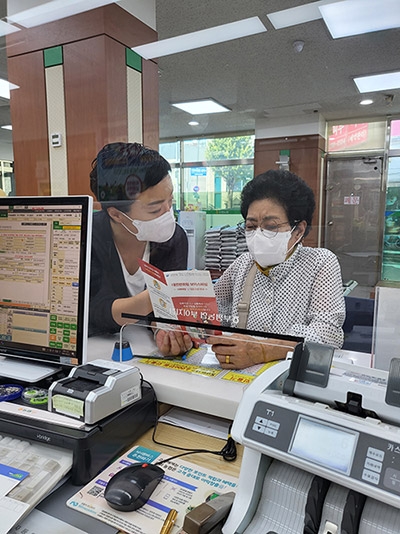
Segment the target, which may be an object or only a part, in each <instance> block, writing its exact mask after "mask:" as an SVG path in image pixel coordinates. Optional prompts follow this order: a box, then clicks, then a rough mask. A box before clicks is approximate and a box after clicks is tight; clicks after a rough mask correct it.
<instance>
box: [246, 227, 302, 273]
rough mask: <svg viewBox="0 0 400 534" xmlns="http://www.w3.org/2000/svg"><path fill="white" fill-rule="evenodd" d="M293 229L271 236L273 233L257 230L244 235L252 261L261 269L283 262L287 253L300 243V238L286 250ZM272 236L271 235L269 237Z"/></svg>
mask: <svg viewBox="0 0 400 534" xmlns="http://www.w3.org/2000/svg"><path fill="white" fill-rule="evenodd" d="M293 230H294V228H293V229H292V230H290V231H288V232H278V233H277V234H276V235H273V232H269V233H270V236H268V230H263V231H262V232H261V229H260V228H257V230H255V231H254V232H249V233H246V243H247V248H248V249H249V252H250V254H251V256H252V257H253V259H254V260H255V261H256V262H257V263H258V265H260V267H262V268H263V269H264V268H265V267H269V266H271V265H277V264H278V263H282V262H283V261H285V259H286V256H287V255H288V253H289V252H290V251H291V250H292V249H293V247H294V246H295V245H296V244H297V243H298V242H299V241H300V239H301V237H302V236H300V238H299V239H298V240H297V241H296V243H295V244H294V245H293V246H292V247H290V249H289V250H288V244H289V240H290V237H291V235H292V232H293ZM271 234H272V235H271Z"/></svg>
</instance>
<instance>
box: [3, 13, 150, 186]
mask: <svg viewBox="0 0 400 534" xmlns="http://www.w3.org/2000/svg"><path fill="white" fill-rule="evenodd" d="M156 39H157V33H156V32H155V31H154V30H153V29H152V28H150V27H149V26H147V25H146V24H144V23H143V22H141V21H140V20H138V19H136V18H135V17H133V16H132V15H131V14H130V13H128V12H127V11H125V10H124V9H122V8H121V7H119V6H118V5H116V4H110V5H107V6H104V7H101V8H97V9H94V10H92V11H88V12H85V13H81V14H78V15H75V16H72V17H68V18H64V19H61V20H58V21H55V22H50V23H48V24H43V25H42V26H38V27H33V28H29V29H23V30H21V31H19V32H15V33H13V34H11V35H9V36H7V57H8V75H9V81H10V82H11V83H12V84H15V85H17V86H18V88H17V89H13V90H12V91H11V98H10V109H11V120H12V125H13V149H14V162H15V164H14V167H15V178H16V191H17V194H18V195H67V194H69V195H71V194H88V193H90V188H89V172H90V169H91V162H92V160H93V159H94V157H95V156H96V154H97V152H98V151H99V150H100V148H101V147H102V146H104V145H105V144H106V143H109V142H115V141H124V142H127V141H128V142H133V141H137V142H142V143H144V144H146V145H147V146H150V147H152V148H155V149H158V114H159V113H158V68H157V64H156V63H155V62H154V61H150V60H149V61H146V60H143V59H142V58H141V57H140V56H138V55H137V54H135V53H134V52H133V51H132V50H131V47H133V46H137V45H140V44H144V43H147V42H152V41H155V40H156ZM57 134H59V135H57ZM52 142H53V143H54V142H55V145H56V146H55V145H54V144H52Z"/></svg>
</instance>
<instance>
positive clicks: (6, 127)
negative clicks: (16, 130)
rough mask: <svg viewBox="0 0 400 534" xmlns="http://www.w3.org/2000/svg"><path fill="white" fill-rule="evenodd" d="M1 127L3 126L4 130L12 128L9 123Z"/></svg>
mask: <svg viewBox="0 0 400 534" xmlns="http://www.w3.org/2000/svg"><path fill="white" fill-rule="evenodd" d="M2 128H4V130H12V126H11V124H5V125H4V126H2Z"/></svg>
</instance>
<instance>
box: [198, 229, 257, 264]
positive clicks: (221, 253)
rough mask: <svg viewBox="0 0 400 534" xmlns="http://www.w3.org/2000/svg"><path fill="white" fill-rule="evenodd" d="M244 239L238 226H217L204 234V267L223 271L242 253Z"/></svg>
mask: <svg viewBox="0 0 400 534" xmlns="http://www.w3.org/2000/svg"><path fill="white" fill-rule="evenodd" d="M246 251H247V246H246V238H245V235H244V232H243V230H241V229H240V228H238V226H217V227H215V228H209V229H208V230H206V233H205V267H206V269H209V270H213V269H216V270H219V271H224V270H225V269H227V268H228V267H229V265H230V264H231V263H232V262H233V261H234V260H235V259H236V258H237V257H238V256H240V255H241V254H242V253H243V252H246Z"/></svg>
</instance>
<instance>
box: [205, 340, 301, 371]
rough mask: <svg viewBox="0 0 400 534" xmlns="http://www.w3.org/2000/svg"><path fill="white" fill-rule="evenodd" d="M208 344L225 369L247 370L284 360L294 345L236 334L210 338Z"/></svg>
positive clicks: (287, 342)
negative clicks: (254, 366) (258, 365)
mask: <svg viewBox="0 0 400 534" xmlns="http://www.w3.org/2000/svg"><path fill="white" fill-rule="evenodd" d="M207 343H210V344H211V345H212V350H213V351H214V353H215V356H216V357H217V358H218V361H219V363H220V365H221V367H222V368H223V369H245V368H246V367H251V366H252V365H257V364H260V363H267V362H271V361H274V360H282V359H283V358H285V357H286V354H287V352H288V351H289V350H292V348H293V347H292V345H293V346H294V345H295V343H294V344H292V343H291V342H289V341H281V340H276V339H262V338H259V339H258V340H255V338H254V337H253V336H248V335H243V334H234V335H233V336H222V335H219V336H209V337H207Z"/></svg>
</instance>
